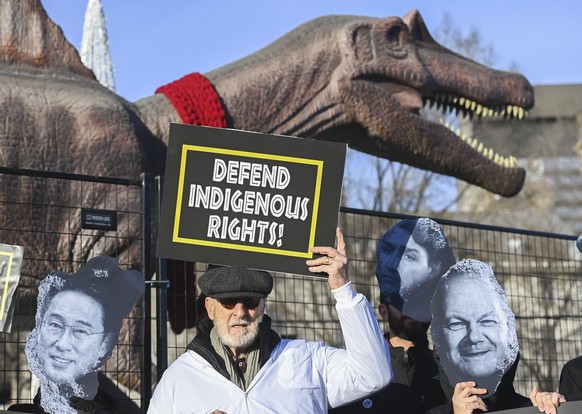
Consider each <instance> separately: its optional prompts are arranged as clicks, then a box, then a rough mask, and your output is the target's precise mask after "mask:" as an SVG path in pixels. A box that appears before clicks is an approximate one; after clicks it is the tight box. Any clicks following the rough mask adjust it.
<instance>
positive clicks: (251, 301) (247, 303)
mask: <svg viewBox="0 0 582 414" xmlns="http://www.w3.org/2000/svg"><path fill="white" fill-rule="evenodd" d="M217 300H218V301H219V302H220V304H221V305H222V307H223V308H225V309H228V310H232V309H234V307H235V306H236V304H237V303H242V304H243V306H244V307H245V308H246V309H249V310H251V309H255V308H256V307H257V306H259V303H261V298H225V299H217Z"/></svg>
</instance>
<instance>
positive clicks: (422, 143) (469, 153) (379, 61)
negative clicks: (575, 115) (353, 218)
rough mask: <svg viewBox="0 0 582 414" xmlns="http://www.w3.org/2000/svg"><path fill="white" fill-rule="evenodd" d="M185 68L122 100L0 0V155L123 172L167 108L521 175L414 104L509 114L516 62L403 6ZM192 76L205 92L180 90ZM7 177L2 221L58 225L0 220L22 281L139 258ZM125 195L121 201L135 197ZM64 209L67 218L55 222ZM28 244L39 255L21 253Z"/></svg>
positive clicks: (123, 228)
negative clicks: (438, 37)
mask: <svg viewBox="0 0 582 414" xmlns="http://www.w3.org/2000/svg"><path fill="white" fill-rule="evenodd" d="M185 79H188V80H191V79H192V77H191V75H190V76H189V77H186V78H185ZM196 79H198V80H199V81H200V82H201V83H200V82H199V84H198V86H197V87H196V88H192V87H191V84H190V83H188V82H186V83H187V88H190V89H189V92H188V93H189V94H190V95H188V96H190V98H188V99H176V96H177V95H178V96H181V95H180V93H181V92H180V87H181V86H183V82H182V83H181V81H180V80H179V81H176V82H178V84H175V83H171V84H169V85H166V86H164V87H162V88H160V93H157V94H154V95H153V96H151V97H147V98H144V99H141V100H139V101H137V102H134V103H131V102H128V101H126V100H125V99H123V98H122V97H120V96H118V95H116V94H115V93H113V92H111V91H109V90H107V89H106V88H105V87H102V86H101V85H100V84H99V83H98V82H97V81H96V79H95V76H94V74H93V73H92V71H91V70H89V69H87V68H86V67H85V66H84V65H83V64H82V63H81V60H80V59H79V56H78V53H77V51H76V50H75V48H74V47H73V46H72V45H71V44H69V43H68V42H67V41H66V39H65V37H64V36H63V33H62V31H61V29H60V28H59V27H58V26H57V25H56V24H55V23H54V22H52V21H51V20H50V18H49V17H48V16H47V14H46V12H45V10H44V9H43V7H42V4H41V2H40V0H2V2H1V3H0V114H1V116H2V120H3V122H2V123H0V166H1V167H7V168H24V169H32V170H45V171H54V172H67V173H76V174H88V175H99V176H107V177H118V178H129V179H135V180H137V179H139V177H140V174H141V173H142V172H149V173H151V174H153V175H161V174H163V169H164V162H165V153H166V144H167V142H168V135H169V124H170V122H193V123H197V122H198V123H205V124H208V122H207V121H208V120H209V119H211V120H213V122H214V121H216V126H224V127H230V128H237V129H244V130H251V131H259V132H266V133H274V134H284V135H292V136H301V137H309V138H314V139H323V140H334V141H341V142H347V143H348V144H349V145H351V146H352V147H353V148H355V149H358V150H361V151H365V152H368V153H372V154H375V155H378V156H381V157H385V158H387V159H391V160H394V161H399V162H403V163H408V164H411V165H413V166H416V167H419V168H423V169H427V170H432V171H435V172H438V173H442V174H447V175H451V176H454V177H457V178H460V179H463V180H465V181H467V182H470V183H473V184H476V185H479V186H481V187H483V188H485V189H487V190H489V191H492V192H495V193H498V194H501V195H504V196H512V195H514V194H516V193H518V192H519V191H520V189H521V187H522V185H523V181H524V176H525V172H524V171H523V170H522V169H520V168H517V166H516V164H515V162H514V160H511V159H510V158H506V157H502V156H499V155H496V154H494V153H493V151H492V150H491V149H484V148H483V145H482V144H479V143H478V142H477V141H476V140H474V139H472V138H469V139H466V140H462V139H460V138H459V137H457V136H456V135H455V134H454V133H453V132H452V131H451V130H449V129H448V128H447V127H445V126H443V125H439V124H435V123H433V122H431V121H428V120H425V119H423V118H421V116H420V115H419V111H420V109H421V108H422V106H423V104H424V103H425V102H430V103H436V104H437V106H439V107H443V108H448V109H451V110H457V111H462V112H463V113H468V114H475V116H491V115H503V116H505V117H507V118H521V117H523V115H524V110H527V109H529V108H531V107H532V106H533V103H534V97H533V89H532V87H531V85H530V84H529V83H528V81H527V80H526V79H525V78H524V77H523V76H521V75H519V74H514V73H508V72H501V71H496V70H493V69H490V68H488V67H485V66H483V65H480V64H478V63H476V62H473V61H471V60H469V59H466V58H464V57H462V56H459V55H458V54H456V53H453V52H451V51H450V50H447V49H446V48H444V47H442V46H441V45H439V44H438V43H437V42H435V41H434V39H433V38H432V37H431V36H430V34H429V32H428V30H427V28H426V26H425V24H424V22H423V20H422V17H421V16H420V14H419V13H418V12H417V11H415V10H413V11H411V12H409V13H408V14H407V15H406V16H405V17H404V18H403V19H401V18H398V17H389V18H383V19H379V18H367V17H355V16H328V17H322V18H319V19H316V20H313V21H311V22H308V23H306V24H304V25H302V26H300V27H298V28H297V29H295V30H294V31H292V32H290V33H289V34H287V35H285V36H283V37H282V38H281V39H279V40H277V41H275V42H274V43H272V44H271V45H269V46H267V47H265V48H264V49H262V50H260V51H258V52H256V53H255V54H252V55H250V56H248V57H246V58H244V59H241V60H239V61H237V62H234V63H232V64H230V65H227V66H224V67H222V68H219V69H216V70H214V71H212V72H209V73H207V74H205V76H202V75H198V77H196ZM204 82H206V83H204ZM188 85H190V86H188ZM200 85H202V86H200ZM197 90H203V91H204V93H205V94H208V96H210V98H208V99H207V97H203V98H202V99H201V100H195V101H196V102H192V101H191V98H192V96H191V95H192V93H193V94H194V95H195V92H196V91H197ZM192 91H194V92H192ZM205 99H206V100H205ZM217 103H218V104H217ZM208 108H210V109H211V112H212V114H210V118H209V117H208V116H207V115H208V114H206V115H205V111H208V110H209V109H208ZM193 112H194V113H193ZM197 112H199V113H197ZM17 186H18V183H17V181H16V180H15V179H13V178H11V177H10V176H2V177H0V196H1V198H0V199H4V200H6V201H15V202H18V201H19V197H21V198H22V197H26V198H27V203H22V205H21V206H20V207H19V208H18V210H16V209H14V210H10V209H8V208H7V207H2V205H1V204H0V223H7V225H6V226H5V227H6V228H7V229H33V228H45V226H46V224H47V223H49V222H56V223H62V226H63V231H62V232H58V233H54V234H48V235H47V234H43V233H42V232H23V231H22V230H6V231H5V232H4V233H3V235H4V237H5V239H4V240H5V242H8V243H12V244H20V245H24V246H25V249H26V250H25V258H24V259H25V260H24V261H25V263H24V265H23V269H22V275H21V283H24V284H27V285H28V286H37V285H38V281H39V279H41V278H42V277H44V276H45V275H46V274H47V273H48V272H49V271H52V270H55V269H53V268H52V267H51V266H52V265H51V263H64V265H63V266H65V267H66V266H69V267H72V266H75V265H79V264H83V263H85V262H86V261H87V260H88V259H89V258H90V257H91V255H92V254H101V255H115V256H117V257H118V258H119V262H120V263H129V264H139V248H138V247H137V243H132V242H131V241H130V242H127V243H126V242H120V241H119V240H117V239H105V238H103V236H102V235H101V234H99V233H98V232H96V233H95V236H94V237H95V240H94V241H92V242H87V237H86V236H85V237H84V238H81V237H74V236H73V237H71V236H70V235H69V234H70V233H73V234H75V233H78V234H80V233H81V228H80V221H81V220H80V219H79V217H77V216H75V214H78V213H71V212H70V211H68V210H66V209H62V208H61V209H59V208H58V207H57V206H54V207H53V208H51V209H44V210H43V209H41V208H40V207H27V206H30V205H34V204H35V201H38V202H40V203H39V204H42V203H41V201H42V199H43V196H44V195H45V194H46V193H48V192H53V193H55V194H59V192H62V191H63V188H61V187H59V184H50V185H49V186H48V187H39V186H38V185H37V184H35V182H34V181H31V186H30V192H29V193H28V192H27V193H26V195H23V194H22V192H20V191H18V190H19V189H18V188H17ZM67 191H69V192H70V194H71V197H73V198H76V199H78V200H83V202H84V205H87V206H91V207H94V208H104V206H107V205H108V203H109V202H110V201H111V198H112V197H113V195H112V194H110V193H109V191H108V187H107V186H106V185H103V186H97V188H96V189H95V194H96V195H91V199H89V197H88V196H87V195H86V194H84V193H83V192H82V189H81V188H80V187H75V186H73V187H72V188H70V189H68V190H67ZM126 197H127V199H126V200H122V202H126V203H128V204H131V203H133V204H136V203H138V202H139V200H137V199H133V198H131V197H132V196H129V195H128V196H126ZM35 209H36V210H35ZM71 214H72V217H71ZM118 222H119V223H120V224H119V227H118V232H119V233H121V234H124V235H126V236H127V239H128V240H137V239H138V238H139V231H140V230H139V229H140V225H139V223H137V222H136V219H135V218H127V219H125V218H124V217H121V218H119V219H118ZM70 223H73V224H72V226H73V227H72V228H70V227H68V228H67V229H66V230H65V228H64V227H65V226H71V224H70ZM75 223H77V224H75ZM61 234H66V236H61ZM95 246H99V251H98V252H95ZM30 249H34V250H35V251H37V252H40V255H41V256H42V258H43V259H45V260H35V261H27V260H26V255H27V253H26V252H27V251H30ZM62 270H64V271H68V272H71V271H73V270H74V269H71V268H63V269H62ZM122 333H123V332H122ZM126 334H127V332H126ZM125 363H126V364H130V365H131V364H136V363H137V362H136V361H132V360H129V359H126V360H125ZM133 366H135V365H133ZM126 385H128V386H130V387H132V388H136V387H138V386H139V384H138V383H135V382H134V383H131V384H126ZM136 389H137V388H136Z"/></svg>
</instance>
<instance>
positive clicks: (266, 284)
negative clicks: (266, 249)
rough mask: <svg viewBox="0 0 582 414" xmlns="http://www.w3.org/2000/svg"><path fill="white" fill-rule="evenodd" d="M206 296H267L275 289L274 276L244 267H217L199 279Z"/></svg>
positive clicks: (199, 284)
mask: <svg viewBox="0 0 582 414" xmlns="http://www.w3.org/2000/svg"><path fill="white" fill-rule="evenodd" d="M198 286H200V289H201V290H202V293H204V294H205V295H206V296H209V297H211V298H215V299H221V298H265V297H267V295H268V294H269V293H271V290H273V277H272V276H271V275H270V274H269V273H267V272H262V271H259V270H252V269H245V268H242V267H226V266H225V267H215V268H212V269H210V270H208V271H207V272H206V273H204V274H203V275H202V276H201V277H200V279H198Z"/></svg>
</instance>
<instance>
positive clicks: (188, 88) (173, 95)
mask: <svg viewBox="0 0 582 414" xmlns="http://www.w3.org/2000/svg"><path fill="white" fill-rule="evenodd" d="M156 93H163V94H164V95H166V97H167V98H168V99H169V100H170V102H171V103H172V105H173V106H174V108H176V111H177V112H178V115H180V118H181V119H182V122H184V123H185V124H190V125H204V126H211V127H216V128H226V114H225V112H224V108H223V107H222V104H221V103H220V97H219V96H218V93H216V90H215V89H214V86H212V84H211V83H210V81H209V80H208V79H206V77H205V76H204V75H201V74H200V73H191V74H189V75H186V76H184V77H183V78H181V79H178V80H177V81H174V82H171V83H168V84H167V85H164V86H160V87H159V88H158V89H157V90H156Z"/></svg>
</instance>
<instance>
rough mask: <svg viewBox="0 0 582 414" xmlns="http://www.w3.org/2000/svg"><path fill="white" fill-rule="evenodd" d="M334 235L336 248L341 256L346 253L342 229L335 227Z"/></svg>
mask: <svg viewBox="0 0 582 414" xmlns="http://www.w3.org/2000/svg"><path fill="white" fill-rule="evenodd" d="M335 237H336V238H337V248H336V250H337V251H338V253H339V254H341V255H342V256H345V255H346V242H345V240H344V234H343V233H342V230H341V229H340V228H339V227H338V228H336V229H335Z"/></svg>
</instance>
